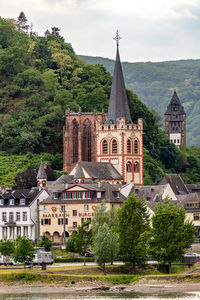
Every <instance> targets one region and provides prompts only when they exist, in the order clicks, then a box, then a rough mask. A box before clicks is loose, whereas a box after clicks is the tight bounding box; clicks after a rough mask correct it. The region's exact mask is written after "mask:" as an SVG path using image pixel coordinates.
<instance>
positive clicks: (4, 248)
mask: <svg viewBox="0 0 200 300" xmlns="http://www.w3.org/2000/svg"><path fill="white" fill-rule="evenodd" d="M14 249H15V243H14V241H12V240H9V239H7V238H3V239H2V240H0V253H1V254H2V255H3V256H5V260H4V263H7V262H9V258H8V256H12V255H13V253H14Z"/></svg>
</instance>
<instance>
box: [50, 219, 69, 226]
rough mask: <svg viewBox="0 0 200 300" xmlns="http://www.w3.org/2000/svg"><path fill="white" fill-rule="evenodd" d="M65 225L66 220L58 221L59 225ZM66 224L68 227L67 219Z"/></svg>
mask: <svg viewBox="0 0 200 300" xmlns="http://www.w3.org/2000/svg"><path fill="white" fill-rule="evenodd" d="M49 220H50V219H49ZM63 224H64V219H58V225H63ZM65 224H66V225H68V219H65ZM48 225H49V224H48Z"/></svg>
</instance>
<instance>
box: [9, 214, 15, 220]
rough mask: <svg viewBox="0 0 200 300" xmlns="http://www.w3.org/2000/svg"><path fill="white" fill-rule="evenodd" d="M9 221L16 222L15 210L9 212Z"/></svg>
mask: <svg viewBox="0 0 200 300" xmlns="http://www.w3.org/2000/svg"><path fill="white" fill-rule="evenodd" d="M9 222H14V212H10V213H9Z"/></svg>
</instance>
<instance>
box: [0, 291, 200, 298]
mask: <svg viewBox="0 0 200 300" xmlns="http://www.w3.org/2000/svg"><path fill="white" fill-rule="evenodd" d="M0 299H2V300H25V299H26V300H29V299H30V300H78V299H80V300H95V299H96V300H115V299H116V300H118V299H129V300H131V299H133V300H134V299H144V300H165V299H166V300H169V299H178V300H193V299H194V300H197V299H199V300H200V292H192V293H185V294H180V293H176V294H163V295H157V296H153V295H142V294H138V293H132V292H131V293H130V292H129V293H98V294H92V295H91V294H85V293H84V294H66V293H65V294H23V295H0Z"/></svg>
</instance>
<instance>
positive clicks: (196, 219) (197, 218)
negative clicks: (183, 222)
mask: <svg viewBox="0 0 200 300" xmlns="http://www.w3.org/2000/svg"><path fill="white" fill-rule="evenodd" d="M193 217H194V221H199V220H200V218H199V214H197V213H196V214H193Z"/></svg>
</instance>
